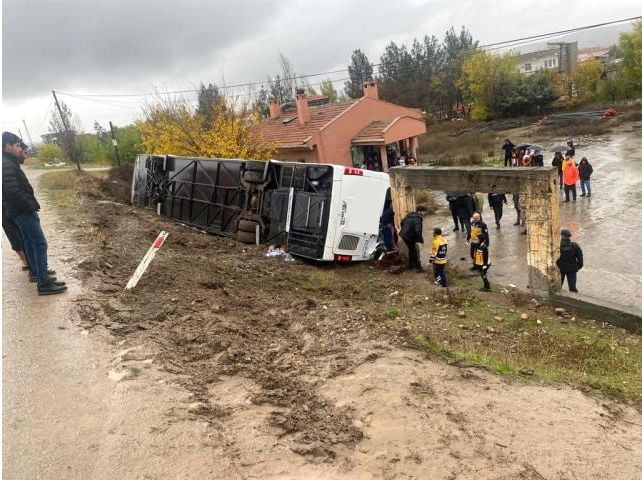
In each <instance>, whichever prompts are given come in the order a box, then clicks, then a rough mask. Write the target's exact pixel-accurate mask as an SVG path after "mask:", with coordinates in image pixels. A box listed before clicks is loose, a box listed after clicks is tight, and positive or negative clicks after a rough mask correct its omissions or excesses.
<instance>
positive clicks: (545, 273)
mask: <svg viewBox="0 0 642 480" xmlns="http://www.w3.org/2000/svg"><path fill="white" fill-rule="evenodd" d="M558 188H559V186H557V177H556V173H555V172H551V175H550V177H549V178H548V179H546V178H542V179H538V180H536V181H535V180H532V181H530V182H525V183H524V184H523V187H522V189H521V192H520V202H525V207H526V230H527V243H528V250H527V254H526V261H527V264H528V287H529V288H530V289H531V290H532V291H533V292H534V293H538V294H547V293H549V292H552V291H555V290H557V289H559V284H560V275H559V270H558V269H557V266H556V265H555V262H556V260H557V258H558V257H559V244H560V233H559V232H560V219H559V192H558V191H557V189H558Z"/></svg>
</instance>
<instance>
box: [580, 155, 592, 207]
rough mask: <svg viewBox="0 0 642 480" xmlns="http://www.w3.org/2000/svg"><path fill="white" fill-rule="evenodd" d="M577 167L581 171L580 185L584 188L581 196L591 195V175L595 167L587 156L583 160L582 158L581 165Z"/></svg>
mask: <svg viewBox="0 0 642 480" xmlns="http://www.w3.org/2000/svg"><path fill="white" fill-rule="evenodd" d="M577 169H578V170H579V172H580V187H581V188H582V194H581V195H580V197H590V196H591V175H593V167H592V166H591V164H590V163H589V161H588V159H587V158H586V157H582V160H580V166H579V167H577Z"/></svg>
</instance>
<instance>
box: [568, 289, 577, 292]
mask: <svg viewBox="0 0 642 480" xmlns="http://www.w3.org/2000/svg"><path fill="white" fill-rule="evenodd" d="M569 290H570V291H571V292H574V293H577V288H574V289H573V290H571V289H570V288H569Z"/></svg>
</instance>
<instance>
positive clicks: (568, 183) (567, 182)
mask: <svg viewBox="0 0 642 480" xmlns="http://www.w3.org/2000/svg"><path fill="white" fill-rule="evenodd" d="M568 158H570V157H568ZM563 176H564V195H565V197H566V200H564V201H565V202H568V201H569V197H570V193H571V192H573V201H574V202H575V201H576V200H577V188H576V187H575V185H576V184H577V180H578V179H579V178H580V171H579V170H578V168H577V165H575V161H573V159H572V158H570V161H569V162H566V167H564V173H563Z"/></svg>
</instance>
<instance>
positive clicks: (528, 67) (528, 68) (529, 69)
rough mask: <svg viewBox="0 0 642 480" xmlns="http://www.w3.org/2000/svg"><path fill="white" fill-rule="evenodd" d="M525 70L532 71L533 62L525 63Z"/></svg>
mask: <svg viewBox="0 0 642 480" xmlns="http://www.w3.org/2000/svg"><path fill="white" fill-rule="evenodd" d="M524 71H526V72H530V71H531V64H530V63H525V64H524Z"/></svg>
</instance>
